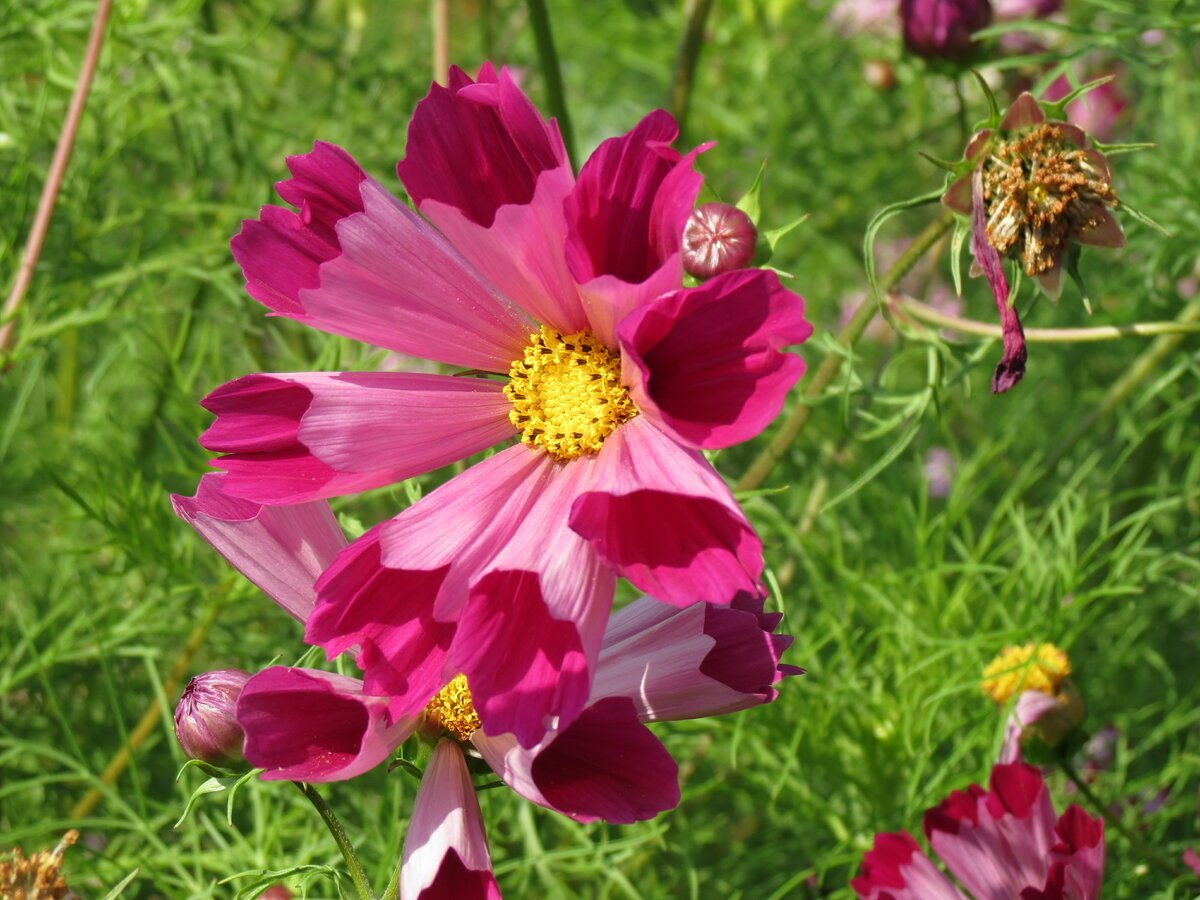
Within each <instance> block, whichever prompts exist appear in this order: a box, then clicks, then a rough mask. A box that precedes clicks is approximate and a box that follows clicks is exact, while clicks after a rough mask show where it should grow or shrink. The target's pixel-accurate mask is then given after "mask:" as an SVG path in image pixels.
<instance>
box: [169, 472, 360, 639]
mask: <svg viewBox="0 0 1200 900" xmlns="http://www.w3.org/2000/svg"><path fill="white" fill-rule="evenodd" d="M225 478H226V476H224V475H216V474H212V475H205V476H204V477H203V478H201V479H200V484H199V486H198V487H197V489H196V496H194V497H183V496H180V495H179V494H172V495H171V505H172V506H173V507H174V508H175V512H176V513H177V514H178V515H179V517H180V518H182V519H183V520H184V521H185V522H187V523H188V524H189V525H191V526H192V527H193V528H195V529H196V531H198V532H199V533H200V536H201V537H203V538H204V539H205V540H206V541H208V542H209V543H210V544H212V546H213V548H214V549H216V551H217V552H218V553H220V554H221V555H222V556H223V557H225V559H226V560H228V561H229V563H230V564H231V565H232V566H233V567H234V568H235V569H237V570H238V571H239V572H241V573H242V574H243V575H245V576H246V577H247V578H248V579H249V580H250V581H252V582H253V583H254V584H256V585H257V586H258V587H259V588H260V589H262V591H263V592H264V593H265V594H266V595H267V596H268V597H270V598H271V599H272V600H274V601H275V602H276V603H278V604H279V605H280V606H281V607H282V608H283V609H284V610H285V611H286V612H287V613H289V614H290V615H292V616H293V617H295V618H297V619H299V620H300V621H301V622H303V621H304V620H305V619H306V618H308V615H309V613H311V612H312V608H313V604H314V603H315V602H316V599H317V592H316V588H315V587H314V585H315V583H316V580H317V578H318V577H319V576H320V574H321V573H322V572H323V571H324V570H325V569H326V568H327V567H328V566H329V565H330V564H331V563H332V562H333V560H334V558H335V557H336V556H337V555H338V553H339V552H340V551H341V549H342V548H343V547H345V546H346V538H345V536H344V535H343V534H342V529H341V527H340V526H339V525H338V523H337V519H335V518H334V516H333V513H332V512H331V511H330V509H329V504H327V503H324V502H316V503H301V504H297V505H294V506H287V507H273V506H261V505H259V504H257V503H251V502H250V501H248V500H241V499H238V498H236V497H231V496H229V494H228V493H227V492H226V490H225V485H226V482H225Z"/></svg>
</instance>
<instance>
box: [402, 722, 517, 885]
mask: <svg viewBox="0 0 1200 900" xmlns="http://www.w3.org/2000/svg"><path fill="white" fill-rule="evenodd" d="M499 898H500V889H499V887H497V885H496V878H495V876H494V875H493V874H492V859H491V856H490V855H489V854H488V846H487V834H486V833H485V832H484V829H483V816H482V814H481V813H480V812H479V801H478V800H477V799H476V798H475V788H474V786H473V785H472V784H471V775H470V773H469V772H468V771H467V762H466V760H465V759H463V755H462V751H461V750H460V749H459V748H458V745H457V744H455V743H454V742H453V741H441V742H440V743H439V744H438V745H437V747H435V748H434V751H433V756H431V757H430V759H429V765H427V766H426V767H425V775H424V777H423V778H422V779H421V789H420V790H419V791H417V799H416V800H415V801H414V803H413V812H412V819H411V820H410V821H409V824H408V834H406V835H405V837H404V853H403V856H402V858H401V867H400V900H499Z"/></svg>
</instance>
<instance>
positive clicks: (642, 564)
mask: <svg viewBox="0 0 1200 900" xmlns="http://www.w3.org/2000/svg"><path fill="white" fill-rule="evenodd" d="M677 135H678V128H677V126H676V124H675V122H674V120H673V119H672V118H671V117H670V116H669V115H668V114H667V113H665V112H663V111H661V110H660V111H656V112H652V113H650V114H649V115H648V116H646V118H645V119H643V120H642V121H641V122H640V123H639V124H638V125H637V126H636V127H635V128H634V129H633V130H632V131H631V132H629V133H628V134H626V135H623V136H621V137H618V138H613V139H611V140H608V141H605V142H604V143H602V144H601V145H600V147H599V148H598V149H597V150H596V152H595V153H594V154H593V155H592V156H591V158H590V159H589V160H588V161H587V162H586V163H585V164H584V166H583V168H582V170H581V171H580V173H579V176H578V178H576V177H575V176H574V174H573V173H572V171H571V167H570V164H569V162H568V160H567V156H566V153H565V150H564V148H563V144H562V139H561V137H560V135H559V131H558V128H557V126H556V125H555V124H554V123H553V122H546V121H545V120H543V119H542V117H541V116H540V115H539V114H538V112H537V110H536V109H535V108H534V106H533V104H532V103H531V102H530V101H529V99H528V98H527V97H526V96H525V95H524V94H523V93H522V92H521V91H520V89H519V88H518V87H517V85H516V84H515V83H514V82H513V80H512V78H511V77H510V76H509V74H508V73H507V72H506V71H504V70H501V71H500V72H496V71H495V70H494V69H493V68H492V66H491V65H490V64H488V65H485V66H484V67H483V69H482V70H481V72H480V74H479V78H478V80H477V81H472V80H471V79H470V78H469V77H468V76H467V75H466V74H465V73H463V72H462V71H460V70H458V69H454V70H453V71H452V73H451V76H450V79H449V86H448V87H441V86H438V85H434V86H433V87H432V88H431V89H430V92H429V94H428V96H427V97H426V98H425V99H424V100H422V101H421V103H420V104H418V106H417V109H416V112H415V113H414V116H413V119H412V122H411V124H410V127H409V129H408V148H407V155H406V157H405V159H404V160H403V161H402V162H401V163H400V164H399V166H398V171H399V174H400V176H401V179H402V180H403V182H404V184H405V186H406V187H407V189H408V193H409V196H410V197H411V199H412V200H413V202H414V203H415V204H416V205H417V208H418V209H419V210H420V212H421V214H422V215H423V216H424V217H425V218H424V219H423V218H421V217H419V216H418V215H416V214H415V213H414V212H412V210H410V209H409V207H408V206H407V204H405V203H403V202H400V201H399V200H397V199H395V198H394V197H393V196H392V195H391V194H390V193H388V192H387V190H385V189H384V188H383V187H382V186H381V185H380V184H379V183H378V182H376V181H375V180H374V179H372V178H370V177H368V176H367V175H366V173H364V172H363V170H362V169H361V168H360V167H359V166H358V164H357V163H356V162H355V161H354V160H353V159H352V158H351V157H350V155H349V154H347V153H346V152H345V151H343V150H341V149H340V148H337V147H334V146H332V145H329V144H323V143H318V144H316V145H315V146H314V148H313V150H312V152H311V153H308V154H305V155H303V156H297V157H292V158H290V159H289V160H288V165H289V167H290V169H291V171H292V176H293V177H292V178H290V179H288V180H286V181H283V182H280V183H279V185H278V191H279V193H280V196H282V197H283V198H284V199H285V200H286V201H288V202H289V203H292V204H293V205H294V206H296V207H297V208H298V210H299V211H298V212H292V211H290V210H287V209H283V208H280V207H274V206H267V207H264V208H263V210H262V212H261V215H260V218H259V219H258V220H256V221H248V222H246V223H244V225H243V228H242V231H241V233H240V234H239V235H238V236H237V237H235V238H234V240H233V242H232V248H233V253H234V256H235V258H236V259H237V260H238V262H239V263H240V264H241V266H242V269H243V272H244V274H245V276H246V282H247V290H248V291H249V292H250V294H251V295H252V296H253V297H255V298H256V299H257V300H259V301H260V302H262V303H263V304H264V305H266V306H267V307H268V308H269V309H270V310H271V311H272V312H273V313H275V314H276V315H280V316H286V317H289V318H293V319H296V320H298V321H301V322H304V323H305V324H307V325H310V326H312V327H314V328H318V329H321V330H324V331H328V332H332V333H334V334H339V335H343V336H346V337H350V338H354V339H357V340H362V341H366V342H369V343H371V344H374V345H376V346H379V347H383V348H386V349H390V350H392V351H395V352H397V353H403V354H410V355H414V356H420V357H424V358H426V359H430V360H434V361H437V362H439V363H442V364H444V365H448V366H453V367H458V368H459V369H460V370H462V371H460V372H459V374H458V375H454V376H452V375H435V374H403V373H395V372H366V373H347V372H339V373H307V374H279V375H251V376H247V377H245V378H241V379H238V380H237V381H234V382H231V383H230V384H227V385H225V386H223V387H221V388H218V389H217V390H216V391H214V392H213V393H212V394H210V395H209V396H208V397H207V398H206V399H205V400H204V401H203V403H204V405H205V407H206V408H207V409H209V410H210V411H212V412H213V413H215V414H216V416H217V420H216V422H215V423H214V424H213V425H212V427H211V428H209V430H208V431H207V432H205V434H204V435H203V436H202V438H201V442H202V443H203V444H204V446H206V447H208V448H209V449H211V450H214V451H217V452H219V453H221V454H224V455H223V456H221V457H220V459H218V460H217V461H216V465H217V466H219V467H220V468H223V469H225V470H226V472H227V475H226V480H225V483H224V484H225V487H224V490H225V492H226V493H227V494H228V495H230V496H233V497H239V498H243V499H246V500H249V501H252V502H254V503H258V504H295V503H305V502H310V501H313V500H319V499H323V498H327V497H332V496H336V495H340V494H347V493H354V492H358V491H363V490H367V489H370V488H376V487H380V486H383V485H388V484H392V483H395V482H398V481H402V480H404V479H406V478H409V477H411V476H414V475H417V474H420V473H423V472H427V471H430V470H433V469H436V468H438V467H440V466H444V465H447V464H449V463H452V462H455V461H457V460H460V459H463V458H465V457H467V456H470V455H471V454H474V453H478V452H480V451H482V450H485V449H487V448H489V447H492V446H494V445H496V444H500V443H502V442H506V441H509V440H510V439H512V438H518V442H517V443H515V445H514V446H510V447H508V448H507V449H503V450H501V451H500V452H498V453H496V454H495V455H493V456H491V457H489V458H487V459H485V460H484V461H483V462H480V463H478V464H477V465H475V466H473V467H471V468H469V469H468V470H467V471H466V472H464V473H462V474H460V475H457V476H456V477H454V478H453V479H451V480H450V481H448V482H447V483H445V484H443V485H442V486H440V487H439V488H438V489H437V490H435V491H433V492H431V493H430V494H428V495H426V496H425V497H424V498H422V499H421V500H420V501H419V502H417V503H415V504H413V505H412V506H410V507H409V508H407V509H406V510H404V511H403V512H402V513H401V514H400V515H399V516H397V517H396V518H394V519H392V520H390V521H387V522H384V523H382V524H380V525H378V526H376V527H375V528H373V529H371V530H370V531H368V532H367V533H366V534H365V535H363V536H362V537H361V538H359V539H358V540H357V541H356V542H354V543H353V544H352V545H351V546H350V547H348V548H347V549H346V550H345V551H343V552H342V553H341V554H340V555H339V556H338V557H337V559H336V561H335V562H334V563H333V565H332V566H331V567H330V568H329V569H328V570H327V571H326V573H325V575H324V576H323V577H322V579H321V580H320V582H319V583H318V585H317V593H318V598H317V602H316V608H315V610H314V612H313V614H312V615H311V616H310V617H309V618H308V620H307V633H306V640H308V641H309V643H312V644H314V645H317V646H320V647H323V648H324V649H325V650H326V651H327V652H328V653H329V654H331V655H333V654H337V653H340V652H342V651H343V650H346V649H348V648H351V647H354V648H356V650H357V659H358V661H359V663H360V665H361V666H362V667H363V669H364V671H365V679H366V682H367V685H368V687H369V689H370V691H371V692H373V693H377V694H381V695H382V694H386V695H389V696H391V697H392V698H393V700H392V703H393V712H394V713H395V714H396V715H397V716H403V715H415V714H417V713H419V712H420V710H421V709H422V708H423V707H424V706H425V704H426V703H427V702H428V701H429V700H430V698H431V697H432V696H433V695H434V694H436V693H437V692H438V690H440V689H441V688H442V687H444V686H445V685H446V684H447V683H448V682H449V681H450V680H451V679H452V678H453V677H455V676H456V675H458V674H460V673H462V674H465V675H466V676H467V677H468V678H469V679H470V682H471V688H472V691H473V694H474V697H475V703H476V707H477V708H478V711H479V715H480V717H481V719H482V720H483V722H484V724H485V726H487V727H489V728H490V729H491V730H492V731H494V732H496V733H504V732H513V733H515V734H516V735H517V736H518V738H519V740H520V741H522V742H523V743H524V744H525V745H526V746H533V745H534V744H536V743H537V742H538V741H540V740H541V739H542V737H543V736H544V734H545V731H546V727H547V724H548V723H549V722H551V721H552V720H553V719H554V718H555V717H559V718H561V719H563V720H564V721H565V720H569V719H571V718H573V717H574V716H576V715H578V714H579V713H580V712H581V711H582V709H583V708H584V704H585V702H586V700H587V698H588V696H589V692H590V684H589V682H590V680H591V673H592V671H593V668H594V665H595V662H596V658H597V655H598V653H599V649H600V640H601V636H602V634H603V629H604V623H605V621H606V619H607V616H608V613H609V611H610V609H611V604H612V598H613V590H614V584H615V579H616V577H617V576H622V577H625V578H628V579H629V580H630V581H631V582H633V583H634V585H636V586H637V587H639V588H641V589H642V590H644V591H646V592H648V593H652V594H653V595H654V596H656V597H659V598H661V599H663V600H665V601H667V602H671V603H680V604H683V603H691V602H693V601H695V600H706V601H711V602H715V603H729V602H730V601H731V600H732V599H733V598H734V597H735V596H737V595H738V594H739V593H742V592H749V593H756V592H757V591H759V590H760V583H759V578H760V575H761V572H762V549H761V542H760V541H759V539H758V537H757V535H756V534H755V533H754V530H753V528H752V527H751V525H750V523H749V522H748V521H747V519H746V517H745V516H744V515H743V513H742V511H741V509H740V507H739V506H738V504H737V501H736V500H735V499H734V497H733V495H732V493H731V492H730V490H729V489H728V487H727V486H726V485H725V483H724V482H723V481H722V480H721V478H720V476H719V475H718V474H717V473H716V471H715V470H714V469H713V468H712V466H711V465H710V464H709V463H708V461H707V460H706V459H705V457H704V456H703V454H702V452H701V451H702V450H705V449H715V448H718V447H726V446H730V445H732V444H736V443H739V442H741V441H744V440H746V439H748V438H750V437H752V436H754V435H756V434H758V433H759V432H760V431H761V430H762V429H763V428H764V427H765V426H766V425H767V423H768V422H770V421H771V419H773V418H774V416H775V415H776V414H777V413H778V411H779V409H780V408H781V406H782V404H783V401H784V397H785V396H786V394H787V392H788V390H789V389H790V388H791V386H792V385H793V384H794V383H795V381H796V380H797V379H798V378H799V377H800V375H801V373H802V371H803V368H804V363H803V361H802V360H801V359H800V358H799V357H798V356H796V355H794V354H791V353H788V352H785V350H784V348H785V347H787V346H788V345H791V344H795V343H799V342H801V341H803V340H805V339H806V338H807V337H808V336H809V335H810V333H811V327H810V326H809V324H808V323H807V322H806V321H805V319H804V314H803V301H802V300H801V298H800V297H798V296H797V295H795V294H793V293H791V292H790V291H787V290H785V289H784V288H783V287H782V286H781V285H780V283H779V280H778V278H777V277H776V276H775V274H774V273H773V272H768V271H764V270H758V269H753V270H740V271H737V272H729V273H726V274H724V275H719V276H717V277H715V278H713V279H711V280H709V281H707V282H705V283H704V284H702V285H700V286H699V287H695V288H689V289H683V288H682V279H683V267H682V263H681V243H682V236H683V229H684V224H685V222H686V221H687V218H688V216H689V214H690V213H691V211H692V209H693V207H694V205H695V200H696V196H697V193H698V192H699V189H700V185H701V177H700V175H699V174H698V173H697V172H695V171H694V170H693V168H692V162H693V160H694V158H695V154H696V152H699V151H694V152H692V153H688V154H686V155H681V154H679V153H678V152H676V151H675V150H673V149H672V148H671V146H670V145H671V142H672V141H673V140H674V139H675V138H676V137H677ZM426 220H428V221H426ZM430 223H432V225H431V224H430ZM434 226H436V230H435V227H434ZM488 373H491V375H495V376H499V377H474V376H478V375H481V374H483V375H487V374H488ZM464 376H466V377H464Z"/></svg>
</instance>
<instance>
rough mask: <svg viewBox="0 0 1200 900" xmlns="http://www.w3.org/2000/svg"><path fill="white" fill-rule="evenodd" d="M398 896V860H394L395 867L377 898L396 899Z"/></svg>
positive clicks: (380, 899) (383, 899) (381, 899)
mask: <svg viewBox="0 0 1200 900" xmlns="http://www.w3.org/2000/svg"><path fill="white" fill-rule="evenodd" d="M399 896H400V860H396V869H395V871H393V872H392V877H391V878H390V879H389V880H388V886H387V890H386V891H384V892H383V896H382V897H380V898H379V900H396V898H398V897H399Z"/></svg>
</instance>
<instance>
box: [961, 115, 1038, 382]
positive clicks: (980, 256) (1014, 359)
mask: <svg viewBox="0 0 1200 900" xmlns="http://www.w3.org/2000/svg"><path fill="white" fill-rule="evenodd" d="M1021 96H1022V97H1029V94H1022V95H1021ZM1030 99H1031V100H1032V98H1030ZM1018 102H1019V101H1018ZM1034 105H1036V101H1035V103H1034ZM1014 106H1015V104H1014ZM971 196H972V198H973V199H972V206H973V210H972V213H971V253H972V254H973V255H974V257H975V262H977V263H978V264H979V268H980V269H982V270H983V274H984V277H986V278H987V280H988V284H989V285H990V286H991V288H992V297H993V299H994V300H995V301H996V309H997V311H998V312H999V313H1000V327H1001V329H1002V335H1003V342H1004V355H1003V356H1002V357H1001V359H1000V363H999V364H998V365H997V366H996V371H995V373H994V374H993V375H992V393H993V394H1002V393H1004V392H1005V391H1007V390H1009V389H1010V388H1013V387H1015V386H1016V384H1017V382H1018V381H1020V380H1021V379H1022V378H1023V377H1024V375H1025V360H1026V358H1027V356H1028V354H1027V353H1026V350H1025V330H1024V329H1023V328H1022V327H1021V319H1020V317H1019V316H1018V315H1017V310H1016V308H1015V307H1013V306H1011V305H1010V304H1009V302H1008V292H1009V291H1008V278H1007V277H1005V275H1004V264H1003V263H1002V262H1001V261H1000V254H999V253H997V252H996V248H995V247H993V246H992V244H991V241H989V240H988V236H987V204H986V203H984V201H983V167H982V166H980V167H979V168H977V169H976V170H975V174H974V175H973V176H972V181H971Z"/></svg>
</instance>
